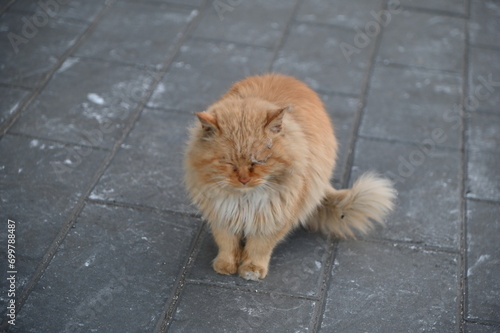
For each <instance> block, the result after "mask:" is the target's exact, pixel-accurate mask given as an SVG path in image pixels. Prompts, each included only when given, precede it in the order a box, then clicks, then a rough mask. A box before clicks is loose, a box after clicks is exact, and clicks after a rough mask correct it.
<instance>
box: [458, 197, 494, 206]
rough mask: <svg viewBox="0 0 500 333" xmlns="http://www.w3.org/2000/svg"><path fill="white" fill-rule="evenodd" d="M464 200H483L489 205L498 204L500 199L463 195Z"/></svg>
mask: <svg viewBox="0 0 500 333" xmlns="http://www.w3.org/2000/svg"><path fill="white" fill-rule="evenodd" d="M465 199H466V200H470V201H476V202H483V203H487V204H490V205H500V200H494V199H487V198H474V197H467V196H466V197H465Z"/></svg>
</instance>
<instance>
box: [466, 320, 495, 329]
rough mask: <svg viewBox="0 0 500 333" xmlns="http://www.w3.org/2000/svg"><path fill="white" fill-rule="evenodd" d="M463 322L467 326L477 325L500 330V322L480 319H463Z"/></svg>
mask: <svg viewBox="0 0 500 333" xmlns="http://www.w3.org/2000/svg"><path fill="white" fill-rule="evenodd" d="M464 322H465V323H469V324H478V325H481V326H487V327H496V328H500V321H495V320H487V319H480V318H465V320H464Z"/></svg>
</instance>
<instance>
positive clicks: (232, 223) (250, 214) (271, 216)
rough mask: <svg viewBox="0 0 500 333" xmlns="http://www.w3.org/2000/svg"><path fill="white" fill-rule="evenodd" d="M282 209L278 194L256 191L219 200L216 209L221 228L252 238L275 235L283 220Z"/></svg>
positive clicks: (216, 201) (235, 194)
mask: <svg viewBox="0 0 500 333" xmlns="http://www.w3.org/2000/svg"><path fill="white" fill-rule="evenodd" d="M281 206H282V205H281V203H280V200H279V196H278V195H276V193H274V192H271V191H265V190H259V189H253V190H250V191H246V192H241V193H229V194H228V195H226V196H221V197H219V198H218V199H216V200H215V202H214V205H213V208H214V209H215V210H216V212H217V215H218V219H217V222H218V223H220V224H221V225H220V226H221V227H225V228H229V229H231V230H232V231H233V232H234V233H243V234H246V235H252V234H257V233H272V232H275V231H276V229H277V228H279V227H280V225H281V224H282V220H283V219H282V217H281V216H280V215H281V213H282V212H281Z"/></svg>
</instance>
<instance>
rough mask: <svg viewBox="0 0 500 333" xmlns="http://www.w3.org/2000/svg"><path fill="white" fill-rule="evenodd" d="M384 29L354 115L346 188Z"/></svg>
mask: <svg viewBox="0 0 500 333" xmlns="http://www.w3.org/2000/svg"><path fill="white" fill-rule="evenodd" d="M387 2H388V0H383V1H382V6H381V8H380V9H381V10H384V9H386V8H387ZM384 31H385V27H383V26H381V27H380V33H379V34H378V35H377V36H376V38H375V43H374V45H373V49H372V54H371V55H370V58H369V62H368V68H367V69H366V75H365V77H364V78H363V83H362V87H361V92H360V94H359V98H358V101H359V102H358V108H357V110H356V113H355V115H354V121H353V129H352V131H351V135H350V138H349V144H348V150H347V159H346V169H345V170H344V174H343V175H342V187H343V188H345V187H346V186H347V185H348V184H349V181H350V178H351V176H352V175H351V169H352V166H353V162H354V151H355V148H356V144H357V142H358V138H359V137H360V136H361V134H360V129H361V122H362V119H363V116H364V111H365V109H366V104H367V99H368V92H369V90H370V81H371V79H372V77H373V73H374V71H375V67H376V64H377V61H376V59H377V55H378V50H379V48H380V44H381V41H382V36H383V34H384Z"/></svg>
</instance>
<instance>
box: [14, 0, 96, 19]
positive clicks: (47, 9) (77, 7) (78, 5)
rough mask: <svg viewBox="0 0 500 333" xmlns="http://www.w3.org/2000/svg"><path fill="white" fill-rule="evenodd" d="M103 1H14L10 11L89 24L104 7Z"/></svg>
mask: <svg viewBox="0 0 500 333" xmlns="http://www.w3.org/2000/svg"><path fill="white" fill-rule="evenodd" d="M104 3H105V0H86V1H77V0H71V1H55V0H54V1H50V0H49V1H16V2H14V4H13V5H12V6H11V7H10V9H9V10H11V11H27V12H31V13H33V14H34V13H36V12H40V11H41V12H42V13H46V14H47V15H48V16H49V17H51V18H60V17H63V18H70V19H76V20H82V21H87V22H91V21H92V20H93V19H94V18H95V16H96V15H97V14H98V13H99V11H100V10H101V9H102V8H103V7H104Z"/></svg>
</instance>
